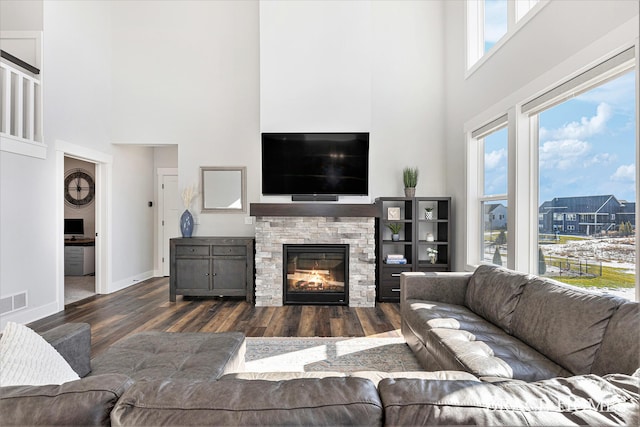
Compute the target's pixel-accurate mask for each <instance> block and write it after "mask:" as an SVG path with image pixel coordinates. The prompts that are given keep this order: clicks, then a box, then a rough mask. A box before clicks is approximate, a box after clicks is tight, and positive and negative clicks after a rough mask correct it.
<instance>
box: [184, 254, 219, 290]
mask: <svg viewBox="0 0 640 427" xmlns="http://www.w3.org/2000/svg"><path fill="white" fill-rule="evenodd" d="M209 266H210V263H209V260H208V259H177V260H176V284H177V289H188V290H204V291H208V290H209V283H210V279H211V271H210V269H209Z"/></svg>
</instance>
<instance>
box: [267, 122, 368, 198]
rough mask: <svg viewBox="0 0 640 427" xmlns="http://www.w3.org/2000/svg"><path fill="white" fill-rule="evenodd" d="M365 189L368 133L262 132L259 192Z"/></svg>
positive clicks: (359, 191) (343, 192)
mask: <svg viewBox="0 0 640 427" xmlns="http://www.w3.org/2000/svg"><path fill="white" fill-rule="evenodd" d="M368 192H369V134H368V133H364V132H362V133H263V134H262V194H265V195H296V194H300V195H307V194H332V195H333V194H335V195H357V196H362V195H367V194H368Z"/></svg>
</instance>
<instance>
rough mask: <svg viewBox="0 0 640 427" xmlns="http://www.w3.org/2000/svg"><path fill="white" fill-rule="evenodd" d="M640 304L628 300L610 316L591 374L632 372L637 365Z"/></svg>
mask: <svg viewBox="0 0 640 427" xmlns="http://www.w3.org/2000/svg"><path fill="white" fill-rule="evenodd" d="M638 331H640V304H638V303H637V302H628V303H625V304H622V305H621V306H620V307H618V310H616V312H615V313H614V314H613V316H611V319H610V320H609V324H608V325H607V330H606V332H605V334H604V339H603V340H602V345H601V346H600V349H599V350H598V352H597V354H596V358H595V360H594V362H593V366H592V367H591V373H592V374H596V375H605V374H613V373H620V374H627V375H631V374H633V373H634V372H635V371H636V370H637V369H638V368H640V337H639V336H638V333H639V332H638Z"/></svg>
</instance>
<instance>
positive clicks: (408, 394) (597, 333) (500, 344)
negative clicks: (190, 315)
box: [0, 267, 640, 426]
mask: <svg viewBox="0 0 640 427" xmlns="http://www.w3.org/2000/svg"><path fill="white" fill-rule="evenodd" d="M401 286H402V296H403V298H402V302H401V309H402V317H403V325H402V328H403V333H404V334H405V337H406V339H407V342H408V343H409V345H410V346H411V348H412V349H413V351H414V352H415V353H416V355H417V356H418V358H419V360H420V361H421V363H422V364H423V365H424V367H425V368H426V369H427V371H425V372H396V373H384V372H359V373H354V374H349V375H345V374H342V373H335V372H321V373H318V372H313V373H311V372H310V373H275V372H274V373H250V372H244V353H245V340H244V336H243V335H242V334H240V333H223V334H207V333H195V334H183V333H180V334H170V333H157V332H150V333H142V334H137V335H133V336H131V337H130V338H127V339H125V340H122V341H120V342H118V343H116V344H115V345H113V346H112V347H111V348H110V349H109V350H107V351H106V352H105V353H103V354H102V355H100V356H98V357H97V358H95V359H93V360H89V355H90V330H89V325H86V324H67V325H63V326H61V327H59V328H56V329H54V330H52V331H50V332H48V333H45V334H43V336H44V337H45V338H46V339H47V340H48V341H49V342H51V343H52V344H53V345H54V347H56V348H57V349H58V351H59V352H60V353H61V354H63V356H64V357H65V359H67V361H68V362H69V363H70V364H71V366H72V367H73V368H74V370H76V372H78V374H79V375H80V376H81V377H82V378H81V379H80V380H78V381H72V382H68V383H65V384H62V385H59V386H56V385H51V386H18V387H4V388H1V389H0V413H1V414H2V425H51V424H57V425H122V426H133V425H148V426H151V425H153V426H158V425H370V426H381V425H412V426H414V425H462V424H465V425H469V424H471V425H473V424H475V425H638V423H639V422H640V420H639V418H638V417H639V415H638V411H639V409H640V408H639V402H640V396H639V392H638V387H639V386H640V377H638V376H637V372H636V376H634V375H629V374H631V373H633V372H634V371H636V369H637V368H638V364H639V362H638V331H639V330H640V329H639V328H638V326H639V325H640V323H639V316H640V314H639V313H638V304H636V303H628V302H624V301H623V300H619V299H616V298H609V297H601V296H594V295H591V294H587V293H582V292H580V291H576V290H573V289H570V288H566V287H564V286H562V285H559V284H557V283H554V282H550V281H546V280H542V279H538V278H535V277H532V276H526V275H522V274H519V273H514V272H510V271H508V270H504V269H499V268H492V267H480V268H479V269H478V270H477V271H476V272H475V273H473V274H458V273H439V274H406V275H404V276H403V277H402V279H401ZM521 304H525V305H524V306H521ZM518 316H524V321H521V320H520V319H519V318H518ZM554 319H555V320H554ZM443 369H445V370H443Z"/></svg>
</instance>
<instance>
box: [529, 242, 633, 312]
mask: <svg viewBox="0 0 640 427" xmlns="http://www.w3.org/2000/svg"><path fill="white" fill-rule="evenodd" d="M635 243H636V239H635V237H617V238H606V239H582V240H569V241H567V243H563V244H548V245H540V247H541V248H542V252H543V253H544V255H545V258H547V259H548V257H558V258H570V259H571V262H575V260H576V259H578V260H582V261H584V260H588V261H589V263H590V264H591V263H593V264H597V263H600V262H602V265H603V266H606V267H615V268H624V269H626V270H627V272H628V273H629V274H635V273H636V264H635V257H636V251H635ZM554 269H555V270H558V268H557V267H553V266H551V265H547V273H550V272H553V270H554ZM587 289H589V290H592V291H594V292H599V293H608V294H613V295H617V296H620V297H623V298H626V299H629V300H632V301H635V300H636V295H635V289H634V288H610V289H609V288H587Z"/></svg>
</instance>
